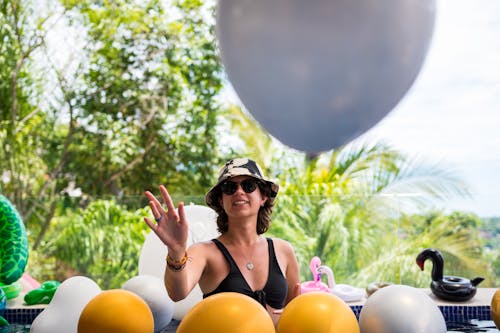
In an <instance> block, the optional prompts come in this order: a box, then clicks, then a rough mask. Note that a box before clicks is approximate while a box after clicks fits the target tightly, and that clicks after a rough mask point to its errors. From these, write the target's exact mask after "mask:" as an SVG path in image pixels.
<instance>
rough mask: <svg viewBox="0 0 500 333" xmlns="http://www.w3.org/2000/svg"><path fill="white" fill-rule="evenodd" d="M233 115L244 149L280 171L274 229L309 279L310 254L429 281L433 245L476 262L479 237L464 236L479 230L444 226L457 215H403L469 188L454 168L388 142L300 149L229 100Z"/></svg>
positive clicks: (342, 270) (358, 279) (358, 275)
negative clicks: (424, 264) (423, 259)
mask: <svg viewBox="0 0 500 333" xmlns="http://www.w3.org/2000/svg"><path fill="white" fill-rule="evenodd" d="M229 115H230V116H229V117H228V119H230V124H231V127H232V128H233V129H234V130H235V133H237V135H238V137H239V139H240V140H241V141H242V143H243V147H244V148H243V150H244V152H245V153H246V154H248V155H249V156H252V157H253V158H254V159H255V160H257V161H258V162H259V163H260V164H262V165H264V168H265V169H266V171H268V172H266V173H268V174H269V171H270V172H274V174H273V175H274V176H276V177H278V178H279V182H280V185H281V190H280V195H279V196H278V204H277V205H276V207H275V213H274V215H273V225H272V227H271V230H270V234H271V235H274V236H278V237H282V238H285V239H288V240H290V241H291V242H292V243H293V245H294V247H295V249H296V253H297V257H298V260H299V263H300V265H301V276H302V279H303V280H309V279H310V278H311V276H310V272H309V261H310V259H311V258H312V257H313V256H319V257H320V258H321V259H322V261H323V263H324V264H326V265H328V266H330V267H332V268H335V271H336V272H335V277H336V279H337V280H339V281H342V280H349V281H350V282H353V283H357V284H358V285H365V284H366V283H369V282H370V281H393V282H397V283H402V282H404V283H409V284H415V285H420V286H423V285H425V283H427V282H428V278H429V277H428V275H427V274H422V273H420V272H419V271H418V267H417V266H416V265H415V257H416V255H417V254H418V252H419V251H420V249H423V248H425V247H431V246H434V247H439V248H440V249H441V250H442V251H444V254H445V256H448V257H449V258H450V259H451V260H452V261H455V262H458V261H461V262H463V263H465V264H464V265H463V269H464V270H465V271H467V270H471V269H472V267H473V266H471V265H470V263H471V262H476V267H477V259H478V258H480V255H478V248H479V246H480V244H479V242H478V237H473V238H471V237H469V238H467V237H464V234H469V235H471V234H474V233H471V232H470V228H463V229H462V230H461V231H460V232H454V233H446V230H449V229H452V230H453V229H454V228H455V227H456V223H455V222H456V221H454V220H453V219H450V218H448V217H444V218H443V219H442V220H440V221H437V220H436V221H435V223H434V224H433V227H432V228H431V227H425V228H424V227H419V226H421V225H422V223H423V222H422V221H421V220H422V218H421V216H420V215H418V214H415V215H405V213H407V212H418V213H420V212H423V211H426V210H428V209H429V208H431V207H433V206H434V205H435V203H436V201H438V200H446V199H449V198H450V197H453V196H468V191H467V188H466V185H465V184H464V183H463V182H462V181H461V180H460V179H458V178H456V177H455V176H454V175H453V173H452V172H450V171H448V170H447V169H445V168H443V167H442V166H439V165H429V164H427V163H425V162H424V161H420V160H418V159H415V160H409V159H408V158H407V157H405V156H403V155H402V154H401V153H400V152H398V151H397V150H394V149H392V148H391V147H389V146H387V145H385V144H382V143H376V144H372V145H368V144H359V145H355V144H352V145H348V146H345V147H342V148H341V149H336V150H332V151H330V152H328V153H324V154H320V155H307V154H300V153H298V152H295V151H292V150H290V149H288V150H287V148H286V147H283V146H280V144H279V143H278V142H277V141H276V140H274V139H273V138H272V137H271V136H270V135H269V134H267V133H266V132H265V131H264V130H263V129H262V128H261V127H260V126H259V125H258V124H257V123H256V122H255V121H253V120H252V119H251V117H250V116H249V115H248V114H247V113H245V112H243V111H242V110H241V109H240V108H238V107H232V108H230V109H229ZM245 149H246V150H245ZM445 236H446V237H445Z"/></svg>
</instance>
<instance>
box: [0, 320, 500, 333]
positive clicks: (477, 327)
mask: <svg viewBox="0 0 500 333" xmlns="http://www.w3.org/2000/svg"><path fill="white" fill-rule="evenodd" d="M446 325H447V329H448V333H475V332H484V333H499V332H500V331H499V330H498V329H497V328H496V327H495V323H494V322H493V321H492V320H475V319H473V320H471V321H470V322H468V323H458V322H451V323H446ZM169 326H170V325H169ZM29 331H30V325H19V324H11V325H9V326H3V327H0V333H29ZM161 332H162V333H163V332H175V328H172V327H170V329H167V330H163V331H161Z"/></svg>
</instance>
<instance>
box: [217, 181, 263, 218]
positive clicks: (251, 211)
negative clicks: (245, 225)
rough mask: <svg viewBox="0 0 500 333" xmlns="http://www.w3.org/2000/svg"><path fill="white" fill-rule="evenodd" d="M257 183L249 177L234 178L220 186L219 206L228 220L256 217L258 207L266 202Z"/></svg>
mask: <svg viewBox="0 0 500 333" xmlns="http://www.w3.org/2000/svg"><path fill="white" fill-rule="evenodd" d="M258 182H259V181H258V180H257V179H255V178H253V177H250V176H236V177H233V178H231V179H228V180H226V181H225V182H224V183H223V184H221V190H222V197H221V199H220V200H221V206H222V207H223V208H224V210H225V212H226V214H227V216H228V217H229V218H231V217H248V216H252V215H255V216H257V214H258V213H259V209H260V207H261V206H262V205H264V203H265V202H266V200H267V197H266V196H264V195H263V194H262V193H261V191H260V189H259V186H258V185H257V184H258Z"/></svg>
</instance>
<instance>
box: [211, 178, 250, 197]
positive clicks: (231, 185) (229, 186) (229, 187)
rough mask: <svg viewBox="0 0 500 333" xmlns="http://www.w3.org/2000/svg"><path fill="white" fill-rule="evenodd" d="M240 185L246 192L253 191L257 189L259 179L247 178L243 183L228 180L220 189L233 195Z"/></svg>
mask: <svg viewBox="0 0 500 333" xmlns="http://www.w3.org/2000/svg"><path fill="white" fill-rule="evenodd" d="M238 185H240V186H241V188H242V189H243V191H245V193H252V192H253V191H255V189H257V186H258V185H257V181H256V180H254V179H245V180H244V181H242V182H241V183H236V182H233V181H230V180H228V181H227V182H224V183H222V185H221V186H220V189H221V191H222V193H224V194H226V195H233V194H234V193H235V192H236V190H237V189H238Z"/></svg>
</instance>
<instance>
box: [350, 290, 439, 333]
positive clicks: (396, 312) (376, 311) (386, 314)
mask: <svg viewBox="0 0 500 333" xmlns="http://www.w3.org/2000/svg"><path fill="white" fill-rule="evenodd" d="M359 328H360V333H402V332H404V333H422V332H425V333H446V332H447V329H446V322H445V320H444V317H443V314H442V313H441V310H439V307H438V306H437V305H436V303H434V301H433V300H432V299H431V298H430V297H429V296H428V295H426V294H425V293H424V292H422V291H421V290H419V289H417V288H413V287H410V286H404V285H390V286H387V287H385V288H382V289H379V290H377V292H376V293H373V294H372V295H371V296H370V297H369V298H368V300H367V301H366V303H365V304H364V306H363V308H362V309H361V312H360V314H359Z"/></svg>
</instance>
